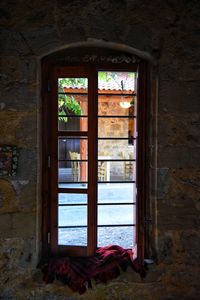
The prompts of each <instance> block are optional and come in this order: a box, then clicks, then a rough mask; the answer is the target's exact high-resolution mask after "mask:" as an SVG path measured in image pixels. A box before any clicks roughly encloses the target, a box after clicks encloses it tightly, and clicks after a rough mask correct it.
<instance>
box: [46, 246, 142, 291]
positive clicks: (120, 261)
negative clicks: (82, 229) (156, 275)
mask: <svg viewBox="0 0 200 300" xmlns="http://www.w3.org/2000/svg"><path fill="white" fill-rule="evenodd" d="M128 266H131V267H132V269H133V270H134V271H135V272H137V273H139V274H140V276H141V277H144V276H145V273H146V272H145V268H144V266H143V265H141V264H139V263H138V262H137V260H133V253H132V250H131V249H124V248H122V247H120V246H108V247H101V248H99V249H98V250H97V251H96V254H95V255H94V256H89V257H63V258H52V259H51V260H50V261H49V263H48V265H47V266H45V267H44V268H43V273H44V276H43V280H44V281H45V282H46V283H51V282H53V281H54V279H55V278H56V279H58V280H60V281H62V282H63V283H64V284H67V285H68V286H69V288H71V289H72V290H73V291H76V292H79V293H80V294H83V293H84V292H85V291H86V289H87V287H91V279H94V280H95V281H96V282H103V283H106V282H107V281H108V280H111V279H113V278H116V277H117V276H119V275H120V269H122V270H123V271H125V270H126V268H127V267H128Z"/></svg>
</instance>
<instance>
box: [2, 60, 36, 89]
mask: <svg viewBox="0 0 200 300" xmlns="http://www.w3.org/2000/svg"><path fill="white" fill-rule="evenodd" d="M0 64H1V76H2V79H3V80H5V81H6V82H19V83H25V84H26V83H32V82H34V81H36V77H37V61H36V57H31V56H25V57H24V56H8V55H4V56H1V57H0Z"/></svg>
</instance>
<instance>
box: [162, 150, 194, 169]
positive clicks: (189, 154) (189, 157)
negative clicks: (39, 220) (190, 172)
mask: <svg viewBox="0 0 200 300" xmlns="http://www.w3.org/2000/svg"><path fill="white" fill-rule="evenodd" d="M199 149H200V148H199V147H186V146H160V147H158V167H159V168H199V167H200V160H199Z"/></svg>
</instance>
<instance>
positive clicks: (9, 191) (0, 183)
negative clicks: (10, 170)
mask: <svg viewBox="0 0 200 300" xmlns="http://www.w3.org/2000/svg"><path fill="white" fill-rule="evenodd" d="M0 194H1V207H0V214H5V213H6V214H7V213H12V212H15V211H17V210H18V203H17V199H16V193H15V191H14V189H13V187H12V185H11V184H10V182H9V181H8V180H4V179H0Z"/></svg>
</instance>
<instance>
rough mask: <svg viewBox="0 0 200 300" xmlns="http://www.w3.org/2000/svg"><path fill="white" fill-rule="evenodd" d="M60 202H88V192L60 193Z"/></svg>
mask: <svg viewBox="0 0 200 300" xmlns="http://www.w3.org/2000/svg"><path fill="white" fill-rule="evenodd" d="M58 204H87V194H66V193H60V194H58Z"/></svg>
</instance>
